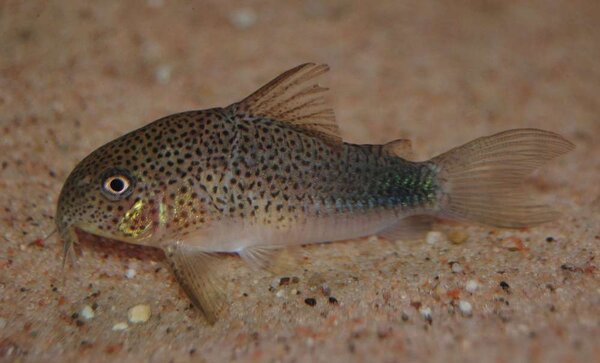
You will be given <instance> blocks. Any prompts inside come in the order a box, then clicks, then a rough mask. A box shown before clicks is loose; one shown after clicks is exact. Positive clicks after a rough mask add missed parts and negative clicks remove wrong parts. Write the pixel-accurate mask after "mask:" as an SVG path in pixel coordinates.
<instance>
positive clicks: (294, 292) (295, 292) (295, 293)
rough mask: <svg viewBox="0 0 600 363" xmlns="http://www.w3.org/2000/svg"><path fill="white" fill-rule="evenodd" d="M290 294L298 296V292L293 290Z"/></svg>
mask: <svg viewBox="0 0 600 363" xmlns="http://www.w3.org/2000/svg"><path fill="white" fill-rule="evenodd" d="M290 294H292V295H298V290H296V289H292V291H290Z"/></svg>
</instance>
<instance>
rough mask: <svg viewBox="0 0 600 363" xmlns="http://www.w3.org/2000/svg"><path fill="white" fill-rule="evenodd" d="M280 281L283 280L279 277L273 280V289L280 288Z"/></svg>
mask: <svg viewBox="0 0 600 363" xmlns="http://www.w3.org/2000/svg"><path fill="white" fill-rule="evenodd" d="M279 281H281V279H280V278H279V277H275V278H274V279H273V280H271V285H270V286H271V287H272V288H273V289H275V288H277V287H279Z"/></svg>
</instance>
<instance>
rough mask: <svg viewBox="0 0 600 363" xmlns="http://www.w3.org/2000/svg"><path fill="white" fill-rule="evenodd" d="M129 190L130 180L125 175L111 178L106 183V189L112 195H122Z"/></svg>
mask: <svg viewBox="0 0 600 363" xmlns="http://www.w3.org/2000/svg"><path fill="white" fill-rule="evenodd" d="M127 188H129V180H128V179H127V178H126V177H125V176H123V175H116V176H111V177H109V178H108V179H106V181H105V182H104V189H106V190H107V191H108V192H111V193H112V194H116V195H119V194H122V193H124V192H125V191H126V190H127Z"/></svg>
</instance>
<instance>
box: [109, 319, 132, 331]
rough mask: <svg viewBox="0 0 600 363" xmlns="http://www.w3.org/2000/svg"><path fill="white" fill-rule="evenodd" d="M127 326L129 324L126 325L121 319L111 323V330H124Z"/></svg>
mask: <svg viewBox="0 0 600 363" xmlns="http://www.w3.org/2000/svg"><path fill="white" fill-rule="evenodd" d="M127 328H129V325H127V323H126V322H124V321H121V322H119V323H116V324H115V325H113V327H112V330H114V331H122V330H126V329H127Z"/></svg>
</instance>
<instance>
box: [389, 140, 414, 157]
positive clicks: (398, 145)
mask: <svg viewBox="0 0 600 363" xmlns="http://www.w3.org/2000/svg"><path fill="white" fill-rule="evenodd" d="M383 150H384V151H386V152H387V153H389V154H390V155H395V156H398V157H401V158H403V159H407V160H411V159H412V158H413V156H414V155H413V150H412V143H411V141H410V140H409V139H398V140H393V141H390V142H388V143H386V144H383Z"/></svg>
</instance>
